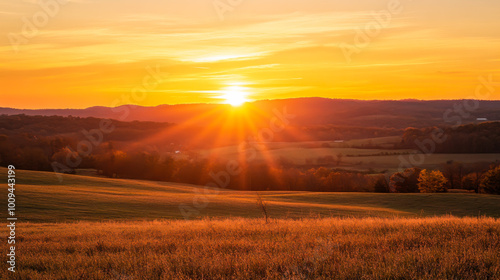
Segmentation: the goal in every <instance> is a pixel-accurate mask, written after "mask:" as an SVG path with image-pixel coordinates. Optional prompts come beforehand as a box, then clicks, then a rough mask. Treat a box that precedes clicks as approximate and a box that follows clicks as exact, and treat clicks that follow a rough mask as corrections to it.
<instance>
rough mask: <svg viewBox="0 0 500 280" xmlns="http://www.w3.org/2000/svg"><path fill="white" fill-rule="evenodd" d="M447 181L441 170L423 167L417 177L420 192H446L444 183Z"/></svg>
mask: <svg viewBox="0 0 500 280" xmlns="http://www.w3.org/2000/svg"><path fill="white" fill-rule="evenodd" d="M447 182H448V180H447V179H446V178H445V177H444V175H443V173H442V172H441V171H439V170H434V171H428V170H426V169H424V170H422V172H420V176H419V177H418V189H419V191H420V192H422V193H436V192H446V187H445V184H446V183H447Z"/></svg>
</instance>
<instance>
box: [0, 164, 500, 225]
mask: <svg viewBox="0 0 500 280" xmlns="http://www.w3.org/2000/svg"><path fill="white" fill-rule="evenodd" d="M0 176H3V177H4V178H6V169H5V168H3V169H0ZM16 176H17V188H16V195H17V208H18V210H17V215H18V217H19V218H20V219H21V220H22V221H30V222H68V221H79V220H90V221H102V220H143V219H145V220H155V219H183V215H182V213H181V211H180V209H179V206H180V205H182V204H184V205H188V206H194V198H195V197H197V196H198V195H199V194H202V199H203V201H204V202H207V204H206V205H205V207H199V208H196V210H197V213H196V215H192V216H191V217H190V218H203V217H217V218H221V217H226V218H229V217H242V218H258V217H262V216H263V211H262V209H261V207H260V206H259V204H258V202H257V195H256V193H255V192H238V191H231V190H221V191H220V192H219V193H218V194H205V193H204V189H203V188H201V187H200V186H194V185H185V184H176V183H166V182H152V181H137V180H121V179H109V178H98V177H90V176H78V175H64V176H63V182H59V180H58V178H57V177H56V175H55V174H54V173H52V172H35V171H24V170H18V171H17V174H16ZM6 191H7V188H6V187H5V188H0V196H1V197H6ZM260 195H261V197H262V199H263V201H264V203H265V205H266V207H267V210H268V212H269V216H270V217H271V218H304V217H318V216H321V217H394V216H402V217H416V216H419V217H422V216H423V217H427V216H434V215H447V214H451V215H455V216H459V217H463V216H472V217H477V216H478V215H486V216H490V217H500V196H493V195H477V194H462V193H444V194H374V193H310V192H260ZM5 215H6V213H3V214H2V217H5Z"/></svg>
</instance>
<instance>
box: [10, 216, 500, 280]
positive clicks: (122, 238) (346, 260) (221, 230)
mask: <svg viewBox="0 0 500 280" xmlns="http://www.w3.org/2000/svg"><path fill="white" fill-rule="evenodd" d="M18 228H19V229H18V231H19V234H18V239H19V240H20V242H19V244H18V260H19V261H18V272H17V273H16V274H12V275H11V278H10V279H144V280H146V279H244V280H249V279H287V280H288V279H374V280H376V279H498V276H499V275H500V221H498V220H496V219H493V218H481V219H478V218H454V217H441V218H419V219H408V218H406V219H398V218H397V219H381V218H366V219H339V218H327V219H303V220H271V221H270V222H269V223H265V221H263V220H262V219H229V220H200V221H163V222H160V221H153V222H119V223H118V222H108V223H97V222H78V223H72V224H28V223H21V224H20V225H18ZM3 232H5V229H2V233H3ZM4 247H5V245H4V242H2V251H5V250H6V248H4ZM0 259H1V260H2V262H3V263H5V261H6V256H5V254H2V257H1V258H0ZM4 279H6V278H4Z"/></svg>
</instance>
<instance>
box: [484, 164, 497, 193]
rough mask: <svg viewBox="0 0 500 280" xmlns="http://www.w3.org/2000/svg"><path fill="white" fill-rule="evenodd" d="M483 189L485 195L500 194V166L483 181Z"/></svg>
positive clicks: (486, 175) (487, 174)
mask: <svg viewBox="0 0 500 280" xmlns="http://www.w3.org/2000/svg"><path fill="white" fill-rule="evenodd" d="M481 189H482V190H483V191H484V192H485V193H489V194H500V166H499V167H496V168H493V169H490V170H489V171H488V172H486V174H484V176H483V179H482V180H481Z"/></svg>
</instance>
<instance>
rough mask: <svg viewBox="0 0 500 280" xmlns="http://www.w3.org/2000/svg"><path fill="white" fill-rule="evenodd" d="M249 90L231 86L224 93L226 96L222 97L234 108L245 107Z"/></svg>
mask: <svg viewBox="0 0 500 280" xmlns="http://www.w3.org/2000/svg"><path fill="white" fill-rule="evenodd" d="M246 91H247V88H246V87H241V86H229V87H226V88H225V89H224V90H223V91H222V92H223V93H224V95H222V96H221V98H222V99H224V100H225V102H224V103H226V104H230V105H232V106H234V107H238V106H241V105H243V103H245V102H247V101H248V99H247V95H248V94H247V92H246Z"/></svg>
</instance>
